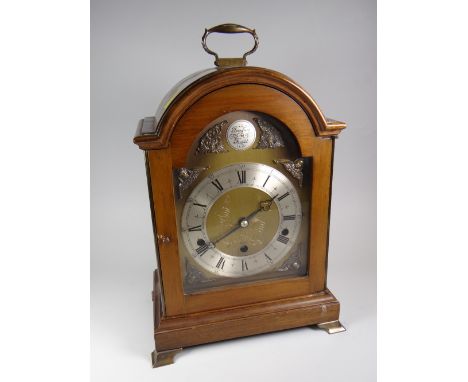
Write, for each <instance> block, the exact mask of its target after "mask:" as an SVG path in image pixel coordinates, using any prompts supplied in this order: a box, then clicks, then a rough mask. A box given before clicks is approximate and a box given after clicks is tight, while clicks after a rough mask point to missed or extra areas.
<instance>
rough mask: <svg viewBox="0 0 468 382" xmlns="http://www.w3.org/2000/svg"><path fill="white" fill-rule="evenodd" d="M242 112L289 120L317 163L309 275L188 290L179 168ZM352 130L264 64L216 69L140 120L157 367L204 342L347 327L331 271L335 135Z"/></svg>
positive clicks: (303, 150)
mask: <svg viewBox="0 0 468 382" xmlns="http://www.w3.org/2000/svg"><path fill="white" fill-rule="evenodd" d="M242 110H244V111H253V112H257V113H264V114H265V115H268V116H271V117H272V118H274V119H276V120H278V121H281V123H283V124H284V126H287V128H288V129H289V130H290V133H291V134H292V136H293V137H294V139H295V140H296V142H297V147H298V150H299V155H300V157H302V158H311V162H310V163H311V166H309V167H307V169H308V171H309V173H308V174H307V176H308V177H310V180H311V181H310V191H309V192H310V211H308V213H309V214H310V225H309V238H310V239H309V243H308V255H309V258H308V264H307V267H308V269H307V272H306V274H305V275H303V276H302V277H291V278H282V279H274V280H271V279H269V280H264V281H256V282H253V283H246V284H239V285H236V286H229V285H227V286H224V287H220V288H214V289H210V290H206V291H203V292H201V293H193V294H190V293H186V292H185V291H184V280H183V273H182V269H181V267H180V258H179V252H180V250H179V246H180V245H181V243H180V239H179V237H178V228H177V212H176V207H175V200H176V195H175V191H174V177H173V170H174V169H175V168H183V167H186V166H187V160H188V156H187V153H189V152H190V151H191V150H192V145H193V143H194V142H195V141H196V140H197V139H198V138H199V136H200V134H201V132H202V129H203V128H205V127H206V126H207V125H209V124H210V123H211V122H212V121H214V120H216V119H217V118H219V117H220V116H222V115H225V114H226V113H231V112H237V111H242ZM148 126H149V128H148ZM345 127H346V125H345V124H344V123H343V122H339V121H335V120H332V119H328V118H326V117H324V115H323V114H322V112H321V110H320V109H319V107H318V106H317V105H316V103H315V102H314V101H313V100H312V98H311V97H310V96H309V95H308V94H307V92H305V91H304V90H303V89H302V88H301V87H300V86H299V85H297V84H296V83H295V82H294V81H292V80H291V79H290V78H288V77H286V76H284V75H283V74H281V73H278V72H275V71H272V70H268V69H264V68H256V67H235V68H221V69H218V70H214V71H211V72H209V73H208V74H206V75H204V76H202V77H201V78H199V79H198V80H196V81H195V82H193V83H192V84H190V85H189V86H188V87H187V88H185V89H184V90H183V91H182V92H181V93H179V94H178V95H177V97H176V98H175V99H174V100H173V101H172V102H171V103H170V105H169V107H168V108H167V110H165V112H164V113H163V114H162V118H161V119H160V120H156V118H146V119H145V120H142V121H141V122H140V124H139V126H138V129H137V134H136V136H135V138H134V142H135V143H136V144H137V145H138V146H139V147H140V148H141V149H143V150H145V153H146V155H145V157H146V164H147V175H148V185H149V193H150V204H151V209H152V216H153V224H154V230H155V237H156V239H157V240H156V242H157V248H158V251H157V253H158V264H159V267H158V269H157V271H156V272H155V274H154V291H153V300H154V330H155V335H154V337H155V342H156V351H155V353H154V354H153V363H154V366H159V365H162V364H166V363H171V362H172V357H173V355H174V354H175V353H176V352H177V351H179V350H180V349H181V348H184V347H187V346H193V345H197V344H202V343H208V342H214V341H220V340H224V339H229V338H235V337H241V336H248V335H253V334H258V333H265V332H270V331H277V330H283V329H288V328H294V327H300V326H306V325H313V324H323V325H324V327H325V328H326V329H327V330H328V331H329V332H330V331H332V332H333V331H334V330H335V331H339V330H341V327H340V325H339V323H338V318H339V311H340V305H339V302H338V300H337V299H336V298H335V297H334V296H333V295H332V293H331V292H330V291H329V290H328V289H327V280H326V274H327V256H328V241H329V237H328V233H329V219H330V200H331V183H332V173H333V154H334V138H335V137H336V136H337V135H338V134H339V133H340V131H341V130H342V129H344V128H345ZM330 323H331V324H330Z"/></svg>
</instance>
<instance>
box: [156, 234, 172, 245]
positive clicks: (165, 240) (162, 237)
mask: <svg viewBox="0 0 468 382" xmlns="http://www.w3.org/2000/svg"><path fill="white" fill-rule="evenodd" d="M157 237H158V243H159V244H167V243H170V242H171V239H170V237H169V236H166V235H161V234H158V236H157Z"/></svg>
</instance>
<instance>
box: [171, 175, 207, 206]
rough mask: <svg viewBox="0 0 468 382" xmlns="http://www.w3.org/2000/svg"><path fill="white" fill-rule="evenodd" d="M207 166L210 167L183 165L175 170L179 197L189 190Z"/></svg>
mask: <svg viewBox="0 0 468 382" xmlns="http://www.w3.org/2000/svg"><path fill="white" fill-rule="evenodd" d="M207 168H208V167H198V168H185V167H182V168H177V169H176V170H175V176H176V189H177V197H178V198H179V199H181V198H182V193H183V192H184V191H185V190H187V189H188V188H189V187H190V186H191V185H192V184H193V182H195V181H196V180H197V178H198V177H199V176H200V174H201V173H202V172H203V171H205V170H206V169H207Z"/></svg>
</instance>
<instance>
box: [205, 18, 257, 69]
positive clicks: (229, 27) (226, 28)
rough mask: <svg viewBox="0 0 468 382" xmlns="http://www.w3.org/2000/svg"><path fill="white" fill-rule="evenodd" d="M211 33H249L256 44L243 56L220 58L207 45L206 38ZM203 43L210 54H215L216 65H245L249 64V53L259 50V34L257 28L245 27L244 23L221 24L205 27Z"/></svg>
mask: <svg viewBox="0 0 468 382" xmlns="http://www.w3.org/2000/svg"><path fill="white" fill-rule="evenodd" d="M211 33H229V34H231V33H249V34H251V35H252V37H253V38H254V41H255V44H254V46H253V48H252V49H251V50H249V51H248V52H245V53H244V55H243V56H242V58H219V56H218V54H217V53H216V52H213V51H212V50H211V49H210V48H208V46H207V45H206V39H207V37H208V36H209V35H210V34H211ZM202 45H203V49H205V51H206V52H207V53H208V54H211V55H213V56H215V58H216V60H215V65H216V66H245V65H247V59H246V57H247V56H248V55H249V54H252V53H253V52H255V51H256V50H257V47H258V36H257V33H255V29H250V28H247V27H244V26H243V25H239V24H220V25H217V26H215V27H212V28H210V29H205V33H204V34H203V37H202Z"/></svg>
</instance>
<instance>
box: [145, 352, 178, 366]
mask: <svg viewBox="0 0 468 382" xmlns="http://www.w3.org/2000/svg"><path fill="white" fill-rule="evenodd" d="M180 351H182V348H180V349H172V350H166V351H160V352H158V351H156V350H155V351H154V352H152V353H151V360H152V361H153V367H160V366H166V365H170V364H172V363H174V356H175V355H176V354H177V353H179V352H180Z"/></svg>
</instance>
